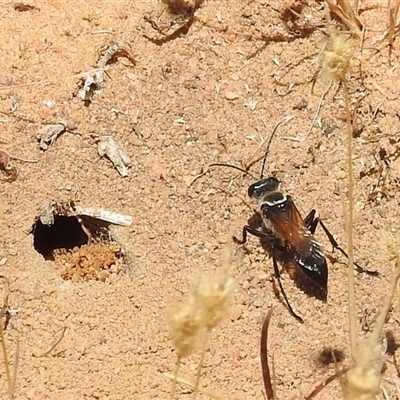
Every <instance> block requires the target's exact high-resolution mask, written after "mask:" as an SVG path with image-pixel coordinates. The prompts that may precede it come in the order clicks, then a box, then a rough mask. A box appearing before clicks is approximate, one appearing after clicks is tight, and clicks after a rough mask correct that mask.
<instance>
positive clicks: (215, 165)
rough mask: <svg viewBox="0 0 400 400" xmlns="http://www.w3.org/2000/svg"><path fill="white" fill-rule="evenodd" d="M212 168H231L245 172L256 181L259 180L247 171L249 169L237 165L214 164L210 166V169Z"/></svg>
mask: <svg viewBox="0 0 400 400" xmlns="http://www.w3.org/2000/svg"><path fill="white" fill-rule="evenodd" d="M211 167H229V168H233V169H237V170H238V171H241V172H243V173H244V174H246V175H248V176H250V177H251V178H253V179H254V180H257V178H256V177H255V176H254V175H252V174H251V173H250V172H249V171H247V169H244V168H240V167H238V166H237V165H233V164H223V163H214V164H210V165H209V167H208V168H211Z"/></svg>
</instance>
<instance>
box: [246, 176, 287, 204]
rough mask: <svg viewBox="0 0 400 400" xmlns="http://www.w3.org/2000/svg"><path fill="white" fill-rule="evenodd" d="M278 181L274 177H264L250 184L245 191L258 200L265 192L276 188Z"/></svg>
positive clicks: (273, 190)
mask: <svg viewBox="0 0 400 400" xmlns="http://www.w3.org/2000/svg"><path fill="white" fill-rule="evenodd" d="M279 183H280V182H279V181H278V179H276V178H274V177H270V178H264V179H261V180H259V181H257V182H255V183H253V184H252V185H250V187H249V190H248V191H247V193H248V194H249V197H251V198H252V199H256V200H260V199H261V198H262V197H264V196H265V195H266V194H267V193H270V192H275V191H276V190H278V188H279Z"/></svg>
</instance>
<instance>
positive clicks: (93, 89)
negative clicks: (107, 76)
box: [78, 68, 104, 102]
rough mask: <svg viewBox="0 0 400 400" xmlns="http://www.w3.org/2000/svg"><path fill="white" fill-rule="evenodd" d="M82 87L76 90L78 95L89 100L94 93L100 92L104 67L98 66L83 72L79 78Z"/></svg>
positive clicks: (84, 99) (86, 100)
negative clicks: (80, 78)
mask: <svg viewBox="0 0 400 400" xmlns="http://www.w3.org/2000/svg"><path fill="white" fill-rule="evenodd" d="M81 84H82V87H81V88H80V89H79V91H78V95H79V97H80V98H81V99H82V100H83V101H85V102H90V101H92V98H93V96H94V95H95V94H97V93H100V92H101V91H102V89H103V86H104V69H103V68H99V69H95V70H93V71H90V72H87V73H84V74H83V75H82V80H81Z"/></svg>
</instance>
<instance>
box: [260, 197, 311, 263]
mask: <svg viewBox="0 0 400 400" xmlns="http://www.w3.org/2000/svg"><path fill="white" fill-rule="evenodd" d="M267 218H268V220H269V221H270V223H271V225H272V227H273V229H274V230H275V232H276V234H277V235H278V236H279V237H280V238H282V239H283V240H284V241H285V242H286V243H287V244H289V245H290V246H291V247H292V248H293V249H295V250H296V252H297V253H299V255H302V256H304V257H307V256H309V255H310V254H311V252H312V247H313V243H314V242H315V241H314V238H313V236H312V235H311V233H310V231H309V230H308V228H307V226H306V224H305V222H304V220H303V218H302V216H301V215H300V212H299V210H298V209H297V207H296V205H295V204H294V202H293V201H292V200H291V199H290V200H288V201H287V202H286V204H285V207H284V208H283V209H282V208H281V209H276V210H270V211H269V212H268V216H267Z"/></svg>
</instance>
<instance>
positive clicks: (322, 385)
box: [304, 367, 350, 400]
mask: <svg viewBox="0 0 400 400" xmlns="http://www.w3.org/2000/svg"><path fill="white" fill-rule="evenodd" d="M349 370H350V367H344V368H342V369H340V370H339V371H336V372H335V373H334V374H333V375H331V376H328V377H327V378H324V379H323V380H322V381H321V382H320V383H319V384H318V385H317V386H316V387H315V388H314V389H313V390H312V391H311V393H309V394H308V395H307V396H305V397H304V399H305V400H311V399H312V398H314V397H315V396H316V395H317V394H318V393H319V392H320V391H321V390H322V389H324V388H325V386H327V385H328V384H329V383H331V382H333V381H334V380H335V379H337V378H340V377H341V376H343V375H344V374H346V373H347V372H348V371H349Z"/></svg>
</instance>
